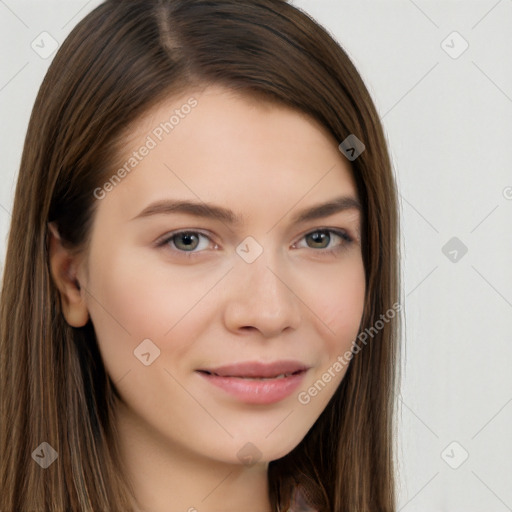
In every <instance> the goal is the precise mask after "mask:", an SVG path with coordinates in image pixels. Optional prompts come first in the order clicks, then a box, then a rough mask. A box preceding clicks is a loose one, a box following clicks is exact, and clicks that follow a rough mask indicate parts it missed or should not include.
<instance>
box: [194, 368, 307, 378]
mask: <svg viewBox="0 0 512 512" xmlns="http://www.w3.org/2000/svg"><path fill="white" fill-rule="evenodd" d="M197 371H198V372H199V373H204V374H206V375H212V376H215V377H227V378H235V379H244V380H275V379H285V378H287V377H291V376H292V375H299V374H301V373H304V372H305V371H306V370H296V371H294V372H288V373H280V374H278V375H272V376H270V377H263V376H256V377H250V376H248V375H220V374H218V373H215V372H211V371H208V370H197Z"/></svg>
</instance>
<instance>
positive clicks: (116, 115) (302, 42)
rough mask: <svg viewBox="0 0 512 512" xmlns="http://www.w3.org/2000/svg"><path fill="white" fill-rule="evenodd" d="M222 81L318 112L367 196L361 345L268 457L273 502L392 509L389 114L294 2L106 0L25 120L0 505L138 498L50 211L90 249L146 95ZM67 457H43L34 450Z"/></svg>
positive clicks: (9, 261)
mask: <svg viewBox="0 0 512 512" xmlns="http://www.w3.org/2000/svg"><path fill="white" fill-rule="evenodd" d="M208 84H220V85H223V86H225V87H227V88H230V89H232V90H236V91H239V92H241V93H244V94H246V95H247V96H249V97H256V98H260V99H263V100H269V101H276V102H278V103H281V104H285V105H288V106H291V107H293V108H294V109H296V110H299V111H301V112H305V113H306V114H309V115H310V116H312V117H313V118H314V119H316V120H318V121H319V122H320V123H321V124H322V125H323V126H325V127H326V128H327V130H328V131H329V132H330V133H331V134H332V135H333V137H334V138H335V140H337V141H339V142H340V143H341V141H343V140H344V139H345V138H346V137H347V136H349V135H350V134H353V135H355V136H356V137H357V138H358V139H360V140H361V141H362V142H363V143H364V144H365V151H364V152H363V153H362V154H361V155H360V156H359V157H358V158H356V159H355V160H353V161H352V162H351V169H352V172H353V176H354V179H355V182H356V185H357V190H358V194H359V198H360V200H361V203H362V205H363V218H362V240H361V242H362V256H363V262H364V267H365V273H366V299H365V307H364V314H363V318H362V322H361V332H363V331H365V329H369V328H373V329H374V331H376V332H375V333H372V339H371V342H370V343H367V344H365V346H364V347H363V348H362V350H360V352H359V353H357V354H356V355H354V358H353V359H352V360H351V363H350V366H349V368H348V370H347V373H346V375H345V377H344V379H343V381H342V382H341V384H340V386H339V388H338V389H337V391H336V393H335V395H334V396H333V397H332V399H331V401H330V402H329V404H328V405H327V407H326V408H325V410H324V411H323V412H322V414H321V416H320V417H319V419H318V420H317V421H316V423H315V424H314V426H313V427H312V428H311V429H310V431H309V432H308V433H307V434H306V436H305V437H304V439H303V440H302V441H301V442H300V443H299V445H298V446H297V447H296V448H295V449H294V450H293V451H292V452H291V453H289V454H288V455H286V456H285V457H283V458H281V459H279V460H276V461H272V462H270V464H269V472H268V478H269V492H270V500H271V503H272V508H273V510H274V512H277V511H279V510H286V508H285V507H287V506H288V505H289V501H288V500H289V494H290V493H289V491H290V489H291V486H293V485H299V486H301V487H302V489H303V490H304V493H305V496H306V497H307V498H308V499H309V501H310V502H311V504H312V505H314V506H315V507H316V508H317V509H318V510H320V511H322V512H332V511H335V512H354V511H358V512H370V511H371V512H377V511H379V512H380V511H383V512H394V511H395V510H396V503H395V494H396V492H395V478H396V476H395V460H394V454H395V450H394V440H395V435H396V433H395V428H396V426H395V413H396V411H395V407H396V405H397V404H396V389H397V385H398V381H399V368H400V364H399V342H398V340H399V330H400V322H398V321H397V318H395V319H394V320H393V321H389V322H382V321H381V324H382V327H381V328H379V329H375V327H374V326H375V324H376V322H378V321H379V318H382V315H384V314H386V312H387V311H389V310H390V308H392V307H393V304H396V303H398V302H399V295H400V287H399V274H400V271H399V242H398V229H399V228H398V206H397V193H396V190H395V183H394V179H393V174H392V169H391V163H390V158H389V155H388V151H387V147H386V139H385V136H384V134H383V130H382V126H381V123H380V120H379V116H378V114H377V112H376V109H375V107H374V104H373V102H372V100H371V98H370V95H369V93H368V90H367V88H366V87H365V85H364V83H363V80H362V79H361V77H360V75H359V74H358V72H357V70H356V69H355V67H354V65H353V64H352V62H351V61H350V59H349V58H348V56H347V55H346V53H345V52H344V50H343V49H342V48H341V47H340V46H339V45H338V44H337V43H336V42H335V41H334V40H333V38H332V37H331V36H330V35H329V34H328V33H327V31H326V30H325V29H323V28H322V27H321V26H319V25H318V24H317V23H316V22H315V21H314V20H313V19H311V18H310V17H309V16H308V15H307V14H306V13H304V12H302V11H301V10H299V9H297V8H296V7H293V6H292V5H290V4H288V3H286V1H284V0H135V1H133V0H128V1H127V0H108V1H106V2H104V3H102V4H101V5H99V6H98V7H97V8H96V9H94V10H93V11H92V12H91V13H90V14H88V15H87V16H86V17H85V18H84V19H83V20H82V21H81V22H80V23H79V24H78V25H77V26H76V27H75V29H74V30H73V31H72V32H71V34H70V35H69V36H68V38H67V39H66V40H65V42H64V43H63V44H62V46H61V48H60V49H59V51H58V52H57V54H56V56H55V58H54V60H53V62H52V64H51V66H50V68H49V70H48V72H47V74H46V76H45V79H44V81H43V83H42V85H41V88H40V90H39V93H38V96H37V99H36V102H35V105H34V108H33V111H32V116H31V119H30V123H29V126H28V131H27V135H26V139H25V146H24V149H23V156H22V160H21V167H20V171H19V177H18V182H17V187H16V193H15V199H14V207H13V212H12V225H11V229H10V233H9V239H8V246H7V254H6V259H5V268H4V276H3V288H2V295H1V304H0V315H1V316H0V371H1V375H0V384H1V394H0V413H1V424H0V433H1V439H0V452H1V455H0V510H1V511H2V512H13V511H17V512H29V511H30V512H32V511H35V510H38V511H66V512H78V511H81V512H82V511H91V512H93V511H94V512H98V511H120V512H125V511H129V510H132V504H133V500H132V498H133V496H131V494H130V493H131V492H132V489H131V488H130V486H129V485H128V484H127V483H125V481H124V480H123V477H122V474H121V473H120V472H119V470H118V468H119V457H118V453H117V448H116V444H115V439H116V434H115V424H114V407H115V404H116V400H115V399H116V389H115V386H114V385H113V383H112V382H111V381H110V379H109V377H108V375H107V374H106V372H105V369H104V367H103V365H102V363H101V357H100V355H99V351H98V347H97V344H96V340H95V335H94V330H93V327H92V324H91V322H90V321H89V322H88V324H87V325H85V326H84V327H82V328H73V327H70V326H69V325H68V324H67V323H66V321H65V319H64V317H63V315H62V312H61V306H60V300H59V294H58V291H57V288H56V286H55V285H54V283H53V281H52V278H51V273H50V269H49V259H48V222H55V224H56V225H57V226H58V230H59V233H60V235H61V237H62V239H63V240H64V241H65V243H66V244H67V246H68V247H69V248H71V249H73V250H76V251H81V250H84V249H85V248H86V247H87V244H88V240H89V236H90V232H91V231H90V230H91V225H92V219H93V215H94V211H95V205H96V204H97V201H96V199H95V197H94V195H93V191H94V190H95V188H96V187H98V186H101V184H103V183H105V181H106V180H107V179H108V178H109V177H110V176H111V175H112V169H113V167H112V165H113V163H114V159H115V154H116V151H115V149H116V148H117V145H116V143H117V142H119V140H120V134H122V133H126V127H129V126H131V125H133V123H134V122H135V121H136V120H137V119H138V118H140V116H141V115H143V114H144V112H146V111H147V110H148V109H149V108H151V107H153V106H155V105H156V104H157V103H158V102H160V101H162V100H164V99H165V98H168V97H169V96H171V95H174V94H178V93H182V92H183V91H186V90H188V89H190V88H191V87H197V86H201V85H208ZM43 442H47V443H48V444H49V445H50V446H51V447H53V448H54V449H55V450H56V452H57V453H58V460H57V463H54V464H52V465H50V466H49V467H48V468H47V469H46V470H42V468H41V467H40V466H39V465H38V464H36V463H35V462H34V460H33V459H32V457H33V452H34V450H36V449H37V448H38V447H39V446H40V445H41V443H43Z"/></svg>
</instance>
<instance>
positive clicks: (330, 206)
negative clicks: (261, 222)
mask: <svg viewBox="0 0 512 512" xmlns="http://www.w3.org/2000/svg"><path fill="white" fill-rule="evenodd" d="M361 209H362V207H361V203H360V202H359V201H358V200H357V199H356V198H355V197H351V196H341V197H336V198H334V199H331V200H330V201H327V202H325V203H321V204H316V205H314V206H311V207H309V208H306V209H304V210H301V211H299V212H298V213H297V214H295V216H294V217H293V218H292V219H291V221H292V223H300V222H306V221H310V220H316V219H321V218H323V217H328V216H329V215H334V214H335V213H339V212H344V211H347V210H356V211H358V212H361ZM173 213H185V214H188V215H193V216H194V217H200V218H210V219H214V220H219V221H221V222H223V223H226V224H230V225H233V226H240V225H242V224H243V222H244V219H243V217H242V216H240V215H237V214H236V213H235V212H233V211H232V210H229V209H227V208H224V207H223V206H219V205H215V204H212V203H204V202H196V201H191V200H173V199H163V200H160V201H156V202H154V203H151V204H150V205H148V206H147V207H146V208H144V209H143V210H142V211H141V212H140V213H139V214H137V215H136V216H135V217H132V218H131V219H130V220H135V219H139V218H145V217H150V216H152V215H160V214H173Z"/></svg>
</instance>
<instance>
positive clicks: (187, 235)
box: [156, 231, 217, 256]
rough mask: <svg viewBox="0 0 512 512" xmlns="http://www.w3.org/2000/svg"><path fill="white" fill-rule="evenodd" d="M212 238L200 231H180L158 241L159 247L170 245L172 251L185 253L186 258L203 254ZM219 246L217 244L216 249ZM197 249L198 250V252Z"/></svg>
mask: <svg viewBox="0 0 512 512" xmlns="http://www.w3.org/2000/svg"><path fill="white" fill-rule="evenodd" d="M208 240H209V241H210V242H212V240H211V238H210V237H209V236H207V235H205V234H204V233H201V232H200V231H178V232H175V233H171V234H169V235H167V236H166V237H165V238H164V239H162V240H160V241H157V243H156V245H157V247H163V246H166V245H170V249H171V250H173V251H175V252H178V253H184V255H185V256H189V255H191V254H195V253H198V252H202V251H203V250H204V249H207V248H208V245H209V244H208V242H207V241H208ZM216 247H217V245H216V244H215V247H214V248H216ZM196 249H197V250H196Z"/></svg>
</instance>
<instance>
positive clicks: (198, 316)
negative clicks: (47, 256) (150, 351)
mask: <svg viewBox="0 0 512 512" xmlns="http://www.w3.org/2000/svg"><path fill="white" fill-rule="evenodd" d="M107 251H108V254H109V258H108V259H107V258H103V259H102V258H101V254H97V255H96V257H95V258H94V257H91V266H90V275H91V281H90V283H89V290H90V296H89V297H88V299H89V300H88V307H89V311H90V315H91V319H92V322H93V325H94V328H95V332H96V336H97V339H98V343H99V345H100V349H101V352H102V354H103V356H104V358H105V360H106V364H107V365H108V366H109V367H111V368H112V370H113V372H114V373H115V374H122V373H123V371H126V368H127V367H130V366H131V365H133V363H134V361H135V359H134V353H133V351H134V350H135V349H136V348H137V347H138V345H139V344H140V343H141V342H142V341H143V340H145V339H150V340H151V341H152V342H153V343H154V344H155V345H156V346H157V347H158V348H159V349H160V351H161V354H160V356H163V357H162V358H161V359H160V361H159V362H163V361H164V358H165V356H166V355H169V356H170V359H171V360H176V359H177V358H179V357H180V355H181V354H182V353H184V352H186V350H188V347H190V345H191V343H190V342H191V340H193V339H195V338H197V336H198V334H199V333H200V331H201V330H202V329H203V327H204V326H205V325H207V324H208V322H209V320H210V317H211V315H212V314H213V313H212V311H211V305H210V306H209V304H210V301H208V300H207V299H208V297H207V295H208V292H209V290H210V289H211V288H212V286H213V285H214V284H215V282H216V281H218V279H219V277H218V276H217V275H216V273H212V272H210V273H209V274H207V275H204V276H203V275H202V276H192V275H191V274H190V272H183V271H181V272H179V271H176V270H174V271H170V270H169V269H168V268H167V267H166V266H165V265H161V264H159V265H155V264H148V262H147V259H144V258H143V257H141V255H138V254H137V252H136V251H134V250H131V251H126V253H123V252H122V251H117V252H116V251H115V250H114V249H113V248H112V247H110V248H108V249H107V248H105V249H104V252H105V254H106V253H107ZM205 299H206V300H205ZM192 319H193V321H191V320H192ZM171 341H172V343H171ZM160 356H159V357H160Z"/></svg>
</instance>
